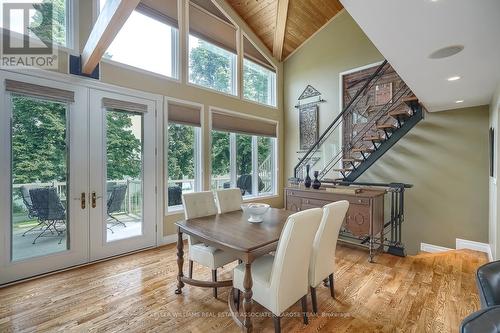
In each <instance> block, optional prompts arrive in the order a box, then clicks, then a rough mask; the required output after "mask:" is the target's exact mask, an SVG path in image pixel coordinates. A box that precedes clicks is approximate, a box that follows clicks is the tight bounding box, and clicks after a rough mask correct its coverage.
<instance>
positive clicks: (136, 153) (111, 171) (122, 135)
mask: <svg viewBox="0 0 500 333" xmlns="http://www.w3.org/2000/svg"><path fill="white" fill-rule="evenodd" d="M132 117H142V116H140V115H132V114H130V113H126V112H121V111H108V112H107V113H106V122H107V138H106V139H107V141H106V156H107V166H108V171H107V172H108V180H121V179H124V178H138V177H139V176H140V174H141V148H142V146H141V140H140V139H138V138H136V137H135V136H134V134H133V132H132Z"/></svg>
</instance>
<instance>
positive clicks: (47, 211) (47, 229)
mask: <svg viewBox="0 0 500 333" xmlns="http://www.w3.org/2000/svg"><path fill="white" fill-rule="evenodd" d="M29 194H30V198H31V202H32V204H33V210H34V211H35V212H36V214H37V217H38V219H39V220H40V221H43V223H44V224H45V225H44V226H43V227H42V229H41V232H40V233H39V234H38V235H37V236H36V237H35V239H34V240H33V244H35V243H36V241H37V240H38V238H40V237H61V239H60V240H59V244H61V242H62V240H63V238H64V236H62V235H63V234H64V232H65V231H66V209H65V208H64V206H63V204H62V202H61V199H60V198H59V196H58V195H57V191H56V189H55V187H44V188H34V189H30V190H29ZM58 223H59V224H62V225H63V226H64V229H62V230H61V229H58V228H57V224H58ZM52 229H53V231H52ZM54 231H55V233H56V234H55V235H54Z"/></svg>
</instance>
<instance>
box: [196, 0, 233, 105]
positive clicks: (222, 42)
mask: <svg viewBox="0 0 500 333" xmlns="http://www.w3.org/2000/svg"><path fill="white" fill-rule="evenodd" d="M197 3H199V4H197ZM236 53H237V52H236V27H235V26H234V25H233V24H232V23H231V22H230V21H229V20H228V19H227V18H225V16H224V14H223V13H221V12H220V11H219V10H218V9H217V7H215V6H214V5H213V4H212V2H210V1H200V0H197V1H191V2H190V6H189V82H190V83H193V84H196V85H199V86H202V87H206V88H209V89H214V90H217V91H220V92H223V93H226V94H231V95H236V94H237V89H236V86H237V79H236V72H237V71H236Z"/></svg>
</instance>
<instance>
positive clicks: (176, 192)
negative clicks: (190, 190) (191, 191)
mask: <svg viewBox="0 0 500 333" xmlns="http://www.w3.org/2000/svg"><path fill="white" fill-rule="evenodd" d="M178 205H182V188H181V187H180V186H179V185H175V186H169V187H168V206H169V207H170V206H178Z"/></svg>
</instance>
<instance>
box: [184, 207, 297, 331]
mask: <svg viewBox="0 0 500 333" xmlns="http://www.w3.org/2000/svg"><path fill="white" fill-rule="evenodd" d="M293 213H294V212H293V211H288V210H284V209H277V208H270V209H269V210H267V212H266V213H265V214H264V215H263V221H262V222H260V223H251V222H249V221H248V219H249V217H250V215H249V213H248V212H245V211H242V210H238V211H233V212H228V213H223V214H216V215H211V216H205V217H199V218H194V219H189V220H182V221H178V222H176V223H175V224H176V226H177V265H178V269H179V272H178V275H177V289H176V290H175V293H176V294H182V288H183V287H184V286H185V285H186V284H188V285H192V286H197V287H205V288H214V287H217V288H218V287H232V285H233V281H232V280H225V281H215V282H213V281H201V280H196V279H193V278H190V277H187V276H184V273H183V266H184V241H183V235H184V234H187V235H190V236H193V237H196V238H197V240H199V241H201V242H203V243H204V244H206V245H209V246H213V247H215V248H217V249H220V250H222V251H227V252H229V253H231V254H233V255H234V256H235V258H238V259H239V260H240V261H241V262H242V263H243V264H244V265H245V275H244V280H243V287H244V290H243V291H242V292H243V301H242V306H243V311H242V312H241V313H240V311H238V309H237V307H236V305H235V301H234V293H233V289H231V291H230V292H229V295H228V305H229V311H230V313H231V316H232V318H233V320H234V321H235V322H236V323H237V324H238V325H239V326H240V327H241V328H242V330H243V331H245V332H251V331H252V329H253V325H252V285H253V282H252V271H251V265H252V262H253V261H254V260H255V259H257V258H258V257H260V256H263V255H265V254H268V253H269V252H272V251H275V250H276V248H277V246H278V241H279V238H280V235H281V231H282V229H283V227H284V225H285V223H286V221H287V219H288V217H289V216H290V215H292V214H293Z"/></svg>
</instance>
